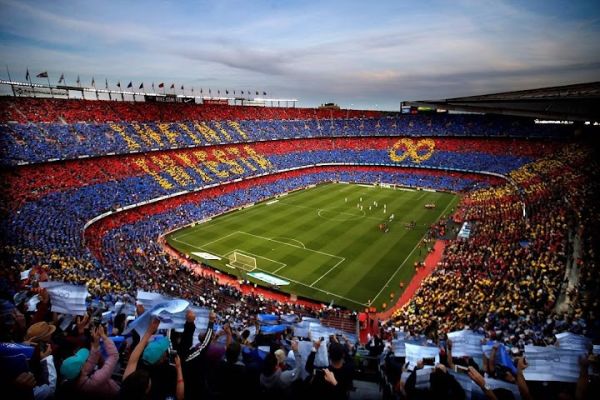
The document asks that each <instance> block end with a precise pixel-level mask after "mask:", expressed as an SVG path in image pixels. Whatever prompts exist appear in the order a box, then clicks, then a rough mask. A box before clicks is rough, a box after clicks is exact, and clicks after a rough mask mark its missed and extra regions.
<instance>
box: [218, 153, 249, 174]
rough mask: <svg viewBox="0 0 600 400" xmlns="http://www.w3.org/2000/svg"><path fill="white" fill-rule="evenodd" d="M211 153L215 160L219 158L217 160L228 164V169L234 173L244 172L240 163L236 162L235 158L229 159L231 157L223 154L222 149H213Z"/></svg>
mask: <svg viewBox="0 0 600 400" xmlns="http://www.w3.org/2000/svg"><path fill="white" fill-rule="evenodd" d="M213 155H214V156H215V157H216V158H217V160H219V162H221V163H223V164H227V165H229V167H230V171H231V172H233V173H234V174H238V175H239V174H243V173H244V168H242V167H241V166H240V164H238V163H237V162H236V161H235V160H231V159H229V158H227V155H226V154H225V152H224V151H222V150H214V151H213Z"/></svg>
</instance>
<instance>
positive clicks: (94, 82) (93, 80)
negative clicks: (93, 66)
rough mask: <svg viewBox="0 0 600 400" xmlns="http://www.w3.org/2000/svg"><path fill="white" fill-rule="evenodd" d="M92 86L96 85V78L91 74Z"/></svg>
mask: <svg viewBox="0 0 600 400" xmlns="http://www.w3.org/2000/svg"><path fill="white" fill-rule="evenodd" d="M92 86H93V87H96V80H95V79H94V77H93V76H92Z"/></svg>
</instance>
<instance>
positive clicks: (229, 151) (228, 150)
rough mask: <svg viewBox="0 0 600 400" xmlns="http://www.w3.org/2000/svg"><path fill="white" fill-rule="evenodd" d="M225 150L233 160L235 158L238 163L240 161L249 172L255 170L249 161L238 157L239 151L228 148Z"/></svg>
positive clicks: (234, 148)
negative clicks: (232, 156)
mask: <svg viewBox="0 0 600 400" xmlns="http://www.w3.org/2000/svg"><path fill="white" fill-rule="evenodd" d="M226 150H227V152H228V153H229V154H232V155H234V156H235V158H237V159H238V160H239V161H241V162H242V163H243V164H244V165H245V166H246V167H248V168H249V169H250V170H251V171H256V170H257V168H256V167H255V166H254V164H252V163H251V162H250V161H248V160H247V159H246V158H245V157H240V151H239V150H238V149H237V148H236V147H228V148H227V149H226Z"/></svg>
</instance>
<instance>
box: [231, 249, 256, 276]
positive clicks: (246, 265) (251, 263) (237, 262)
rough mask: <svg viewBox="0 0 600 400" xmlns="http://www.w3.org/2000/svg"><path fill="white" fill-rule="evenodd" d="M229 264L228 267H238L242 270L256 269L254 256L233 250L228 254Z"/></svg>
mask: <svg viewBox="0 0 600 400" xmlns="http://www.w3.org/2000/svg"><path fill="white" fill-rule="evenodd" d="M228 258H229V264H227V266H228V267H231V268H239V269H242V270H244V271H252V270H254V269H256V257H252V256H249V255H246V254H243V253H240V252H239V251H237V250H236V251H234V252H233V253H231V254H230V255H229V257H228Z"/></svg>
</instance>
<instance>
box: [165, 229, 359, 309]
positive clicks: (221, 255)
mask: <svg viewBox="0 0 600 400" xmlns="http://www.w3.org/2000/svg"><path fill="white" fill-rule="evenodd" d="M233 233H235V232H233ZM233 233H232V234H233ZM240 233H245V232H240ZM230 235H231V234H230ZM230 235H227V236H230ZM253 236H254V235H253ZM259 237H260V236H259ZM221 239H222V238H221ZM173 240H176V241H178V242H180V243H183V244H187V245H188V246H190V247H193V248H195V249H198V250H204V251H209V250H208V249H205V248H202V247H199V246H196V245H193V244H191V243H188V242H184V241H180V240H177V239H173ZM218 240H220V239H217V241H218ZM283 244H287V243H283ZM290 246H291V245H290ZM293 247H297V246H293ZM299 248H300V249H301V248H302V247H299ZM306 250H310V249H306ZM211 253H213V254H215V255H217V256H219V257H222V258H227V257H226V255H225V254H219V253H217V252H214V251H212V252H211ZM260 257H261V258H266V257H262V256H260ZM335 257H337V256H335ZM341 258H343V257H341ZM344 260H345V258H344V259H343V260H342V261H344ZM271 261H274V260H271ZM342 261H340V263H341V262H342ZM275 262H277V263H280V262H278V261H275ZM280 264H283V263H280ZM338 264H339V263H338ZM286 266H287V264H286V265H284V266H283V267H280V268H279V269H277V270H276V271H275V272H271V271H267V270H264V269H262V268H258V267H257V268H256V269H257V270H259V271H262V272H264V273H266V274H270V275H274V276H276V277H278V278H281V279H284V280H288V281H290V282H294V283H295V284H297V285H301V286H305V287H307V288H310V289H312V290H317V291H319V292H322V293H325V294H327V295H329V296H335V297H338V298H340V299H343V300H346V301H349V302H351V303H354V304H358V305H360V306H363V307H365V306H366V305H367V304H366V303H361V302H359V301H356V300H352V299H349V298H347V297H344V296H340V295H339V294H335V293H331V292H328V291H326V290H323V289H319V288H315V287H310V286H308V285H307V284H306V283H303V282H300V281H297V280H295V279H292V278H288V277H287V276H283V275H278V274H277V272H278V271H279V270H280V269H283V268H284V267H286Z"/></svg>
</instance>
